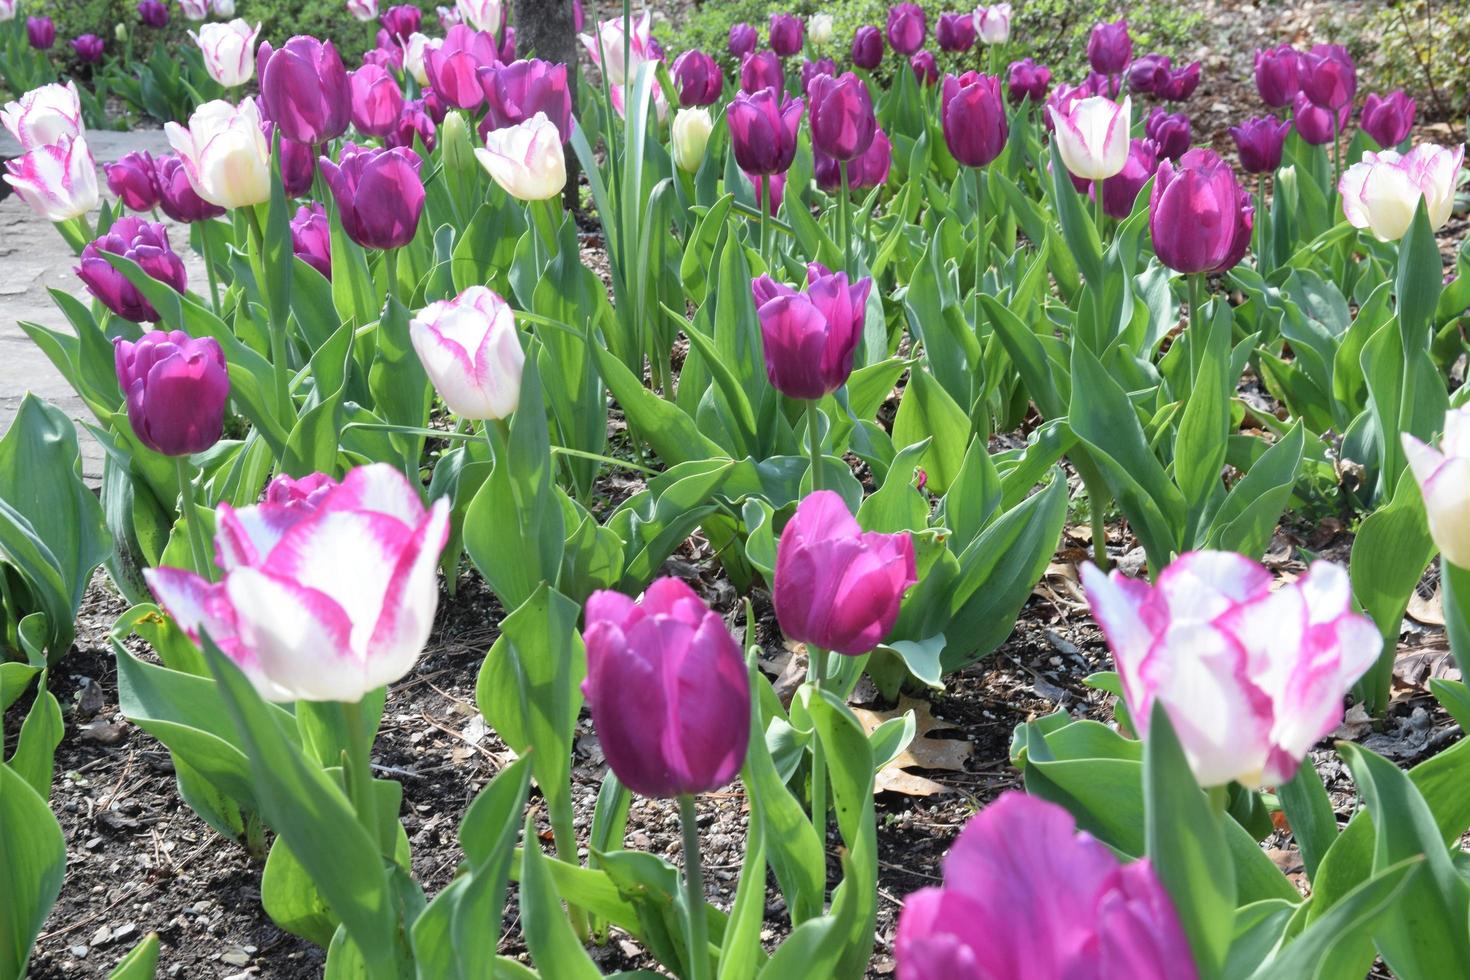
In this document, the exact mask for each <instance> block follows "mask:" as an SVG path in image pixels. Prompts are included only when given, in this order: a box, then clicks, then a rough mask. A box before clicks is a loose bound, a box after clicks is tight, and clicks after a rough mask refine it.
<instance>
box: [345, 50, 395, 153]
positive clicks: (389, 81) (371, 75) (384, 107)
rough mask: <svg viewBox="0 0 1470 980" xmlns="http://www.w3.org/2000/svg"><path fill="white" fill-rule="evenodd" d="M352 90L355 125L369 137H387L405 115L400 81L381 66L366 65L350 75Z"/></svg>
mask: <svg viewBox="0 0 1470 980" xmlns="http://www.w3.org/2000/svg"><path fill="white" fill-rule="evenodd" d="M347 83H348V86H349V88H350V89H351V91H352V125H353V126H355V127H357V131H358V132H360V133H365V134H367V135H369V136H386V135H387V134H389V133H391V132H393V130H394V129H396V128H397V126H398V117H399V116H401V115H403V89H401V88H400V87H399V85H398V79H396V78H394V77H393V76H392V75H390V74H388V72H387V71H386V70H384V69H383V68H380V67H379V66H377V65H363V66H362V67H361V68H359V69H357V70H356V71H354V72H352V73H350V74H349V75H348V76H347Z"/></svg>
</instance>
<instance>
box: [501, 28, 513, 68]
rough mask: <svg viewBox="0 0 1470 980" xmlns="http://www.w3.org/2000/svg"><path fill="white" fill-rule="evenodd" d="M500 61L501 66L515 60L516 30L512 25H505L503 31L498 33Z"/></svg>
mask: <svg viewBox="0 0 1470 980" xmlns="http://www.w3.org/2000/svg"><path fill="white" fill-rule="evenodd" d="M500 33H501V37H500V61H501V63H502V64H507V65H508V64H510V63H511V62H512V61H515V60H516V29H515V25H514V24H506V25H505V29H504V30H503V31H501V32H500Z"/></svg>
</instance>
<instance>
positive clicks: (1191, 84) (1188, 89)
mask: <svg viewBox="0 0 1470 980" xmlns="http://www.w3.org/2000/svg"><path fill="white" fill-rule="evenodd" d="M1199 72H1200V63H1199V62H1198V61H1192V62H1190V63H1189V64H1188V65H1187V66H1185V67H1184V68H1176V69H1173V70H1171V71H1170V72H1169V77H1168V79H1167V80H1166V81H1165V82H1164V84H1163V85H1162V86H1160V87H1159V89H1158V92H1157V94H1158V95H1159V96H1161V97H1162V98H1164V99H1167V100H1168V101H1170V102H1184V101H1187V100H1188V99H1189V97H1190V96H1191V95H1193V94H1194V90H1195V89H1196V88H1198V87H1199Z"/></svg>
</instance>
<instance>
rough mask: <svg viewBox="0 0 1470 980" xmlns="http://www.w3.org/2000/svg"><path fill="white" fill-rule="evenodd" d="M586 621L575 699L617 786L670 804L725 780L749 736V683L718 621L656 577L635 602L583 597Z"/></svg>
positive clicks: (676, 585)
mask: <svg viewBox="0 0 1470 980" xmlns="http://www.w3.org/2000/svg"><path fill="white" fill-rule="evenodd" d="M586 618H587V627H586V629H585V630H584V631H583V636H584V637H585V639H586V645H587V679H586V680H584V681H583V682H582V693H583V695H584V696H585V697H586V698H587V708H588V711H589V712H590V713H591V715H592V725H593V727H594V728H595V729H596V730H597V737H598V739H599V740H600V741H601V743H602V751H603V754H604V755H605V756H606V757H607V764H608V766H609V767H610V768H611V769H612V771H613V772H614V773H615V774H617V777H618V780H619V781H620V782H622V783H623V785H625V786H627V787H628V788H629V789H631V790H633V791H634V792H635V793H640V794H642V795H644V796H653V797H663V798H670V797H675V796H687V795H692V794H695V793H707V792H709V791H710V790H714V789H718V788H720V787H721V786H723V785H725V784H726V783H728V782H729V781H730V780H732V779H734V778H735V776H736V775H737V774H738V773H739V772H740V766H741V765H742V764H743V763H744V761H745V750H746V745H747V742H748V740H749V738H750V681H749V675H748V674H747V673H746V670H745V661H744V659H743V658H742V657H741V655H740V644H738V643H736V642H735V638H734V637H732V636H731V635H730V631H729V630H728V629H726V628H725V624H724V622H723V621H722V620H721V619H720V616H719V614H718V613H716V612H714V611H712V610H711V609H710V608H709V606H707V605H705V603H704V600H703V599H701V598H699V596H697V595H695V593H694V590H693V589H691V588H689V586H687V585H685V584H684V583H683V582H681V581H679V580H678V579H674V578H661V579H659V580H657V581H656V582H654V583H653V584H652V585H650V586H649V587H648V588H647V589H646V590H644V593H643V596H642V598H641V599H640V600H639V601H638V602H634V601H633V600H631V599H629V598H628V597H627V596H625V595H623V594H621V593H618V592H609V591H605V590H598V591H597V592H594V593H592V595H591V597H590V598H588V600H587V612H586Z"/></svg>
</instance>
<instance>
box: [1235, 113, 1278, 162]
mask: <svg viewBox="0 0 1470 980" xmlns="http://www.w3.org/2000/svg"><path fill="white" fill-rule="evenodd" d="M1229 132H1230V135H1231V136H1233V137H1235V149H1236V151H1237V152H1238V153H1239V154H1240V168H1241V169H1242V170H1244V171H1245V172H1246V173H1248V174H1269V173H1272V172H1273V171H1275V169H1276V168H1277V167H1279V166H1281V150H1282V147H1283V146H1285V144H1286V134H1287V133H1289V132H1291V123H1289V122H1284V121H1282V120H1280V119H1277V118H1276V117H1275V116H1260V117H1258V118H1256V119H1249V120H1247V121H1245V122H1244V123H1241V124H1240V125H1239V126H1231V127H1230V130H1229Z"/></svg>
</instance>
